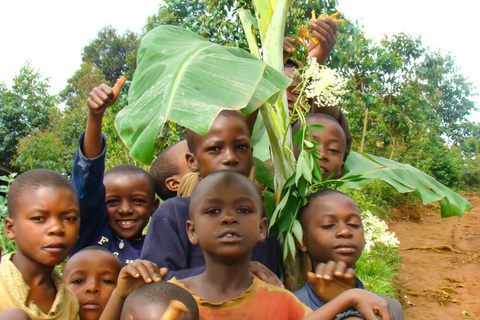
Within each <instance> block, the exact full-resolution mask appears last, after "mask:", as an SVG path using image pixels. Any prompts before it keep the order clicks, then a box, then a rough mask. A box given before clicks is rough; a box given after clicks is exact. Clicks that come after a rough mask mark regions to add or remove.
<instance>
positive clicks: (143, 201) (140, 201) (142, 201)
mask: <svg viewBox="0 0 480 320" xmlns="http://www.w3.org/2000/svg"><path fill="white" fill-rule="evenodd" d="M132 202H133V203H146V201H145V200H143V199H133V201H132Z"/></svg>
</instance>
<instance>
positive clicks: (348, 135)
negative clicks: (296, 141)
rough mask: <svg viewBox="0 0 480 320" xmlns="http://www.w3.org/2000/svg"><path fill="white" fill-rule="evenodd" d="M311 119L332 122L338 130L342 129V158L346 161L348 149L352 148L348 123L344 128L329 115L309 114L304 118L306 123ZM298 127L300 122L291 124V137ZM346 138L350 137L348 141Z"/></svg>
mask: <svg viewBox="0 0 480 320" xmlns="http://www.w3.org/2000/svg"><path fill="white" fill-rule="evenodd" d="M313 118H317V119H318V118H321V119H326V120H329V121H332V122H334V123H336V124H338V125H339V126H340V128H341V129H342V131H343V133H344V135H345V155H344V156H343V161H344V162H345V161H346V160H347V157H348V155H349V154H350V149H351V147H352V135H351V134H350V131H349V129H348V123H347V126H346V127H345V126H344V125H342V124H341V123H340V122H339V121H337V120H336V119H335V118H334V117H332V116H331V115H328V114H325V113H310V114H308V115H307V116H305V122H307V123H308V120H309V119H313ZM300 125H301V122H300V121H297V122H295V123H294V124H293V126H292V137H293V136H295V133H297V132H298V130H299V129H300ZM348 137H350V139H348Z"/></svg>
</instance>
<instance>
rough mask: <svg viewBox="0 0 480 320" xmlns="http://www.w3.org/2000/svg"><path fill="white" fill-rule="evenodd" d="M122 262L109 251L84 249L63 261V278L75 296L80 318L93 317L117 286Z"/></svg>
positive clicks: (90, 318)
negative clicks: (65, 262) (65, 261)
mask: <svg viewBox="0 0 480 320" xmlns="http://www.w3.org/2000/svg"><path fill="white" fill-rule="evenodd" d="M121 268H122V263H121V262H120V260H118V258H117V257H115V256H114V255H113V254H111V253H108V252H103V251H98V250H87V251H82V252H79V253H77V254H75V255H74V256H73V257H72V258H70V260H69V261H68V262H67V265H66V266H65V270H64V273H63V282H64V283H65V285H66V286H67V288H68V289H70V290H71V291H73V293H74V294H75V295H76V296H77V298H78V302H79V304H80V310H79V315H80V319H81V320H97V319H99V318H100V315H101V314H102V312H103V309H105V306H106V305H107V302H108V299H110V296H111V295H112V292H113V290H114V289H115V287H116V286H117V278H118V274H119V273H120V269H121Z"/></svg>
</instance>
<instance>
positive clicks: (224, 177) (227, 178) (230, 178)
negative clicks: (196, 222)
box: [189, 170, 264, 219]
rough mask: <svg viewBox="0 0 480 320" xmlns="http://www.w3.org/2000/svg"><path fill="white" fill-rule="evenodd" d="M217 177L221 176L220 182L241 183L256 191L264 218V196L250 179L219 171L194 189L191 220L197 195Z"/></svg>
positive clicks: (226, 171)
mask: <svg viewBox="0 0 480 320" xmlns="http://www.w3.org/2000/svg"><path fill="white" fill-rule="evenodd" d="M217 176H219V177H218V179H220V180H219V182H225V183H228V184H231V183H233V182H241V183H245V184H247V185H249V186H250V187H251V188H252V190H253V191H254V194H255V197H257V200H258V201H260V204H261V205H260V209H261V210H262V212H261V213H260V216H261V217H263V216H264V212H263V211H264V207H263V201H262V195H261V194H260V190H258V189H257V187H256V186H255V184H254V183H253V182H252V181H251V180H250V179H248V177H246V176H244V175H243V174H241V173H240V172H237V171H233V170H219V171H215V172H213V173H211V174H209V175H208V176H207V177H205V178H203V179H202V180H200V182H199V183H198V184H197V185H196V186H195V188H193V191H192V194H191V195H190V209H189V214H190V219H192V218H193V217H192V213H193V210H194V209H195V207H196V206H197V198H198V195H197V194H198V193H200V190H202V188H204V185H205V184H206V183H207V182H208V181H210V180H212V179H217Z"/></svg>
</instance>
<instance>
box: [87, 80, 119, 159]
mask: <svg viewBox="0 0 480 320" xmlns="http://www.w3.org/2000/svg"><path fill="white" fill-rule="evenodd" d="M125 80H126V79H125V77H121V78H120V79H118V81H117V83H116V84H115V86H114V87H113V88H110V87H109V86H107V85H106V84H104V83H102V84H101V85H100V86H98V87H95V88H94V89H93V90H92V91H91V92H90V94H89V96H88V100H87V106H88V117H87V126H86V129H85V138H84V140H83V145H82V146H81V147H82V150H83V154H84V155H85V156H86V157H87V158H90V159H92V158H95V157H97V156H99V155H100V154H101V153H102V148H103V141H102V120H103V114H104V113H105V110H106V109H107V108H108V107H110V106H111V105H113V104H114V103H115V101H116V100H117V98H118V94H119V93H120V89H121V88H122V86H123V84H124V83H125Z"/></svg>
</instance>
